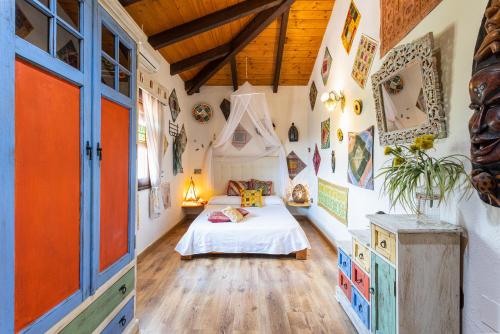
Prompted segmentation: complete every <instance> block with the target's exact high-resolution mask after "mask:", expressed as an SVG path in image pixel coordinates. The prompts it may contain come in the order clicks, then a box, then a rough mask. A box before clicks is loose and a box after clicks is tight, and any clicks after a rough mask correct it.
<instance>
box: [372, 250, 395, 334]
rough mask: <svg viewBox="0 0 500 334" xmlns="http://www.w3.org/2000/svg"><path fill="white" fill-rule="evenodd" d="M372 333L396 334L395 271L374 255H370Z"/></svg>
mask: <svg viewBox="0 0 500 334" xmlns="http://www.w3.org/2000/svg"><path fill="white" fill-rule="evenodd" d="M371 284H372V286H371V291H372V292H373V296H372V298H371V305H372V316H371V318H372V333H374V334H395V333H396V270H395V269H394V267H392V266H391V265H390V264H389V263H387V262H386V261H385V260H383V259H382V258H381V257H380V256H378V255H377V254H375V253H372V255H371Z"/></svg>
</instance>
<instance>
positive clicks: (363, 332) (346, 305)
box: [335, 287, 370, 334]
mask: <svg viewBox="0 0 500 334" xmlns="http://www.w3.org/2000/svg"><path fill="white" fill-rule="evenodd" d="M336 292H337V293H336V294H335V297H336V298H337V301H338V302H339V304H340V305H341V306H342V308H343V309H344V311H345V313H346V314H347V316H348V317H349V319H351V322H352V324H353V325H354V327H355V328H356V330H357V331H358V333H359V334H370V331H369V330H368V329H367V328H366V327H365V325H364V324H363V323H362V322H361V319H359V317H358V315H357V314H356V313H355V312H354V310H353V309H352V306H351V302H350V301H349V299H347V298H346V296H345V295H344V293H343V292H342V290H340V288H339V287H337V290H336Z"/></svg>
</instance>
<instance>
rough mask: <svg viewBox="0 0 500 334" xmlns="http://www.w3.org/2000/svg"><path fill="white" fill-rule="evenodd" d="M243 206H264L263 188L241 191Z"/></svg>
mask: <svg viewBox="0 0 500 334" xmlns="http://www.w3.org/2000/svg"><path fill="white" fill-rule="evenodd" d="M241 206H243V207H248V206H258V207H262V189H259V190H244V191H242V192H241Z"/></svg>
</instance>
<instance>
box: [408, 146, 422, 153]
mask: <svg viewBox="0 0 500 334" xmlns="http://www.w3.org/2000/svg"><path fill="white" fill-rule="evenodd" d="M418 150H420V147H418V145H415V144H412V145H410V152H411V153H415V152H417V151H418Z"/></svg>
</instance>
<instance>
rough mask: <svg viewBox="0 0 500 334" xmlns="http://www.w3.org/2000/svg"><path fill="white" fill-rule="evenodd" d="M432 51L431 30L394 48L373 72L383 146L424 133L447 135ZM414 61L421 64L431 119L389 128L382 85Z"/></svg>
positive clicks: (435, 63)
mask: <svg viewBox="0 0 500 334" xmlns="http://www.w3.org/2000/svg"><path fill="white" fill-rule="evenodd" d="M433 50H434V38H433V35H432V33H428V34H427V35H425V36H424V37H422V38H420V39H418V40H416V41H414V42H412V43H410V44H406V45H402V46H399V47H396V48H394V49H393V50H392V51H391V52H390V53H389V54H388V55H387V57H386V59H385V60H384V62H383V64H382V66H381V68H380V70H379V71H378V72H377V73H375V74H374V75H372V89H373V96H374V99H375V108H376V111H377V125H378V130H379V139H380V144H381V145H392V144H401V143H407V142H411V141H412V140H414V138H416V137H418V136H421V135H424V134H433V135H435V136H437V137H441V138H443V137H446V135H447V134H446V118H445V115H444V112H443V105H442V97H441V85H440V82H439V74H438V71H437V60H436V58H435V57H434V55H433ZM415 62H418V63H419V64H420V66H421V71H422V84H423V93H424V99H425V107H426V113H427V116H428V121H427V122H426V123H424V124H422V125H420V126H417V127H413V128H408V129H401V130H396V131H387V127H386V120H385V112H384V101H383V97H382V91H381V85H382V84H383V83H384V82H385V81H386V80H388V79H389V78H391V77H393V76H394V75H396V74H398V73H400V72H401V71H402V70H404V69H405V68H406V67H407V66H409V65H410V64H414V63H415Z"/></svg>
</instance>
